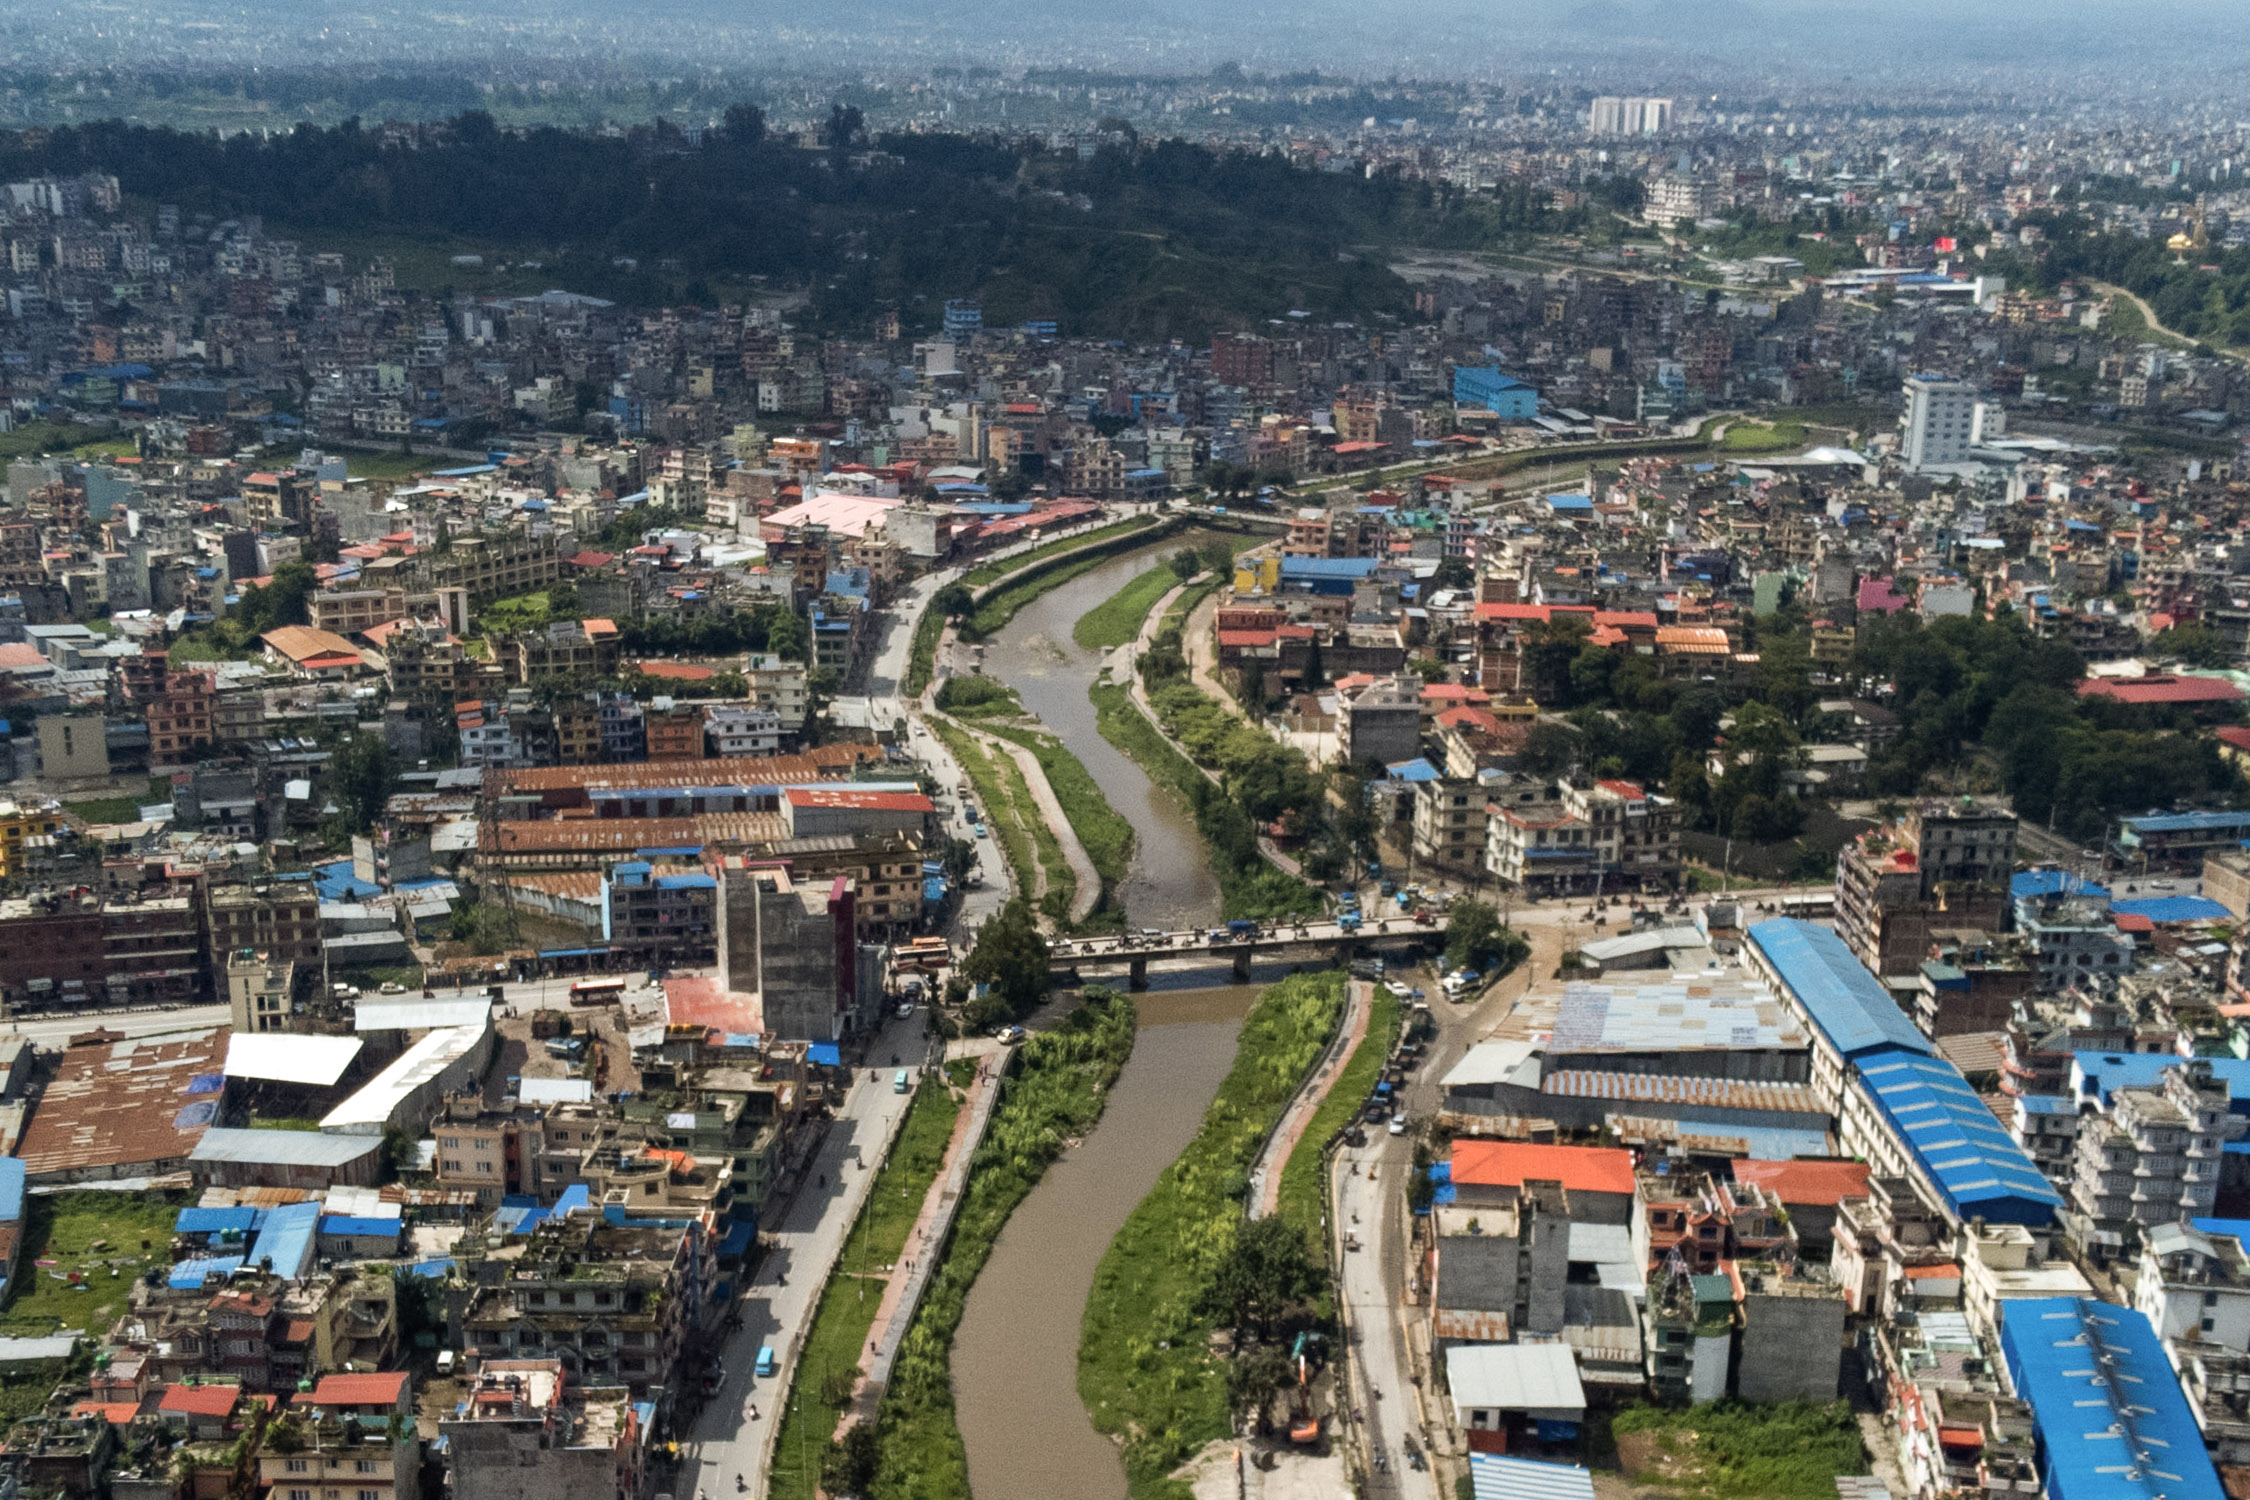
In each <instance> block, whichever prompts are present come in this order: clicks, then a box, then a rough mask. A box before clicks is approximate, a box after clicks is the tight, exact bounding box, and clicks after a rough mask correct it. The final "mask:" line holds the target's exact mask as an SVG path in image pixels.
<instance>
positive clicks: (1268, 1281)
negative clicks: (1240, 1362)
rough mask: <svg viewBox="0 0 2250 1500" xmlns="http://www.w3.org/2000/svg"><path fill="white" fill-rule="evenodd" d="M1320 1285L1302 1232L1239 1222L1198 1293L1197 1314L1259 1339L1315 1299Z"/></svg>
mask: <svg viewBox="0 0 2250 1500" xmlns="http://www.w3.org/2000/svg"><path fill="white" fill-rule="evenodd" d="M1326 1280H1327V1278H1326V1277H1325V1276H1323V1275H1322V1274H1321V1271H1320V1269H1319V1268H1318V1267H1317V1266H1315V1265H1314V1264H1313V1262H1312V1255H1311V1253H1310V1252H1309V1250H1308V1249H1307V1247H1306V1244H1305V1236H1304V1234H1303V1232H1302V1231H1300V1230H1298V1229H1295V1228H1293V1227H1291V1225H1290V1224H1289V1222H1288V1221H1287V1220H1285V1219H1282V1218H1279V1217H1272V1218H1264V1219H1245V1220H1244V1221H1243V1222H1242V1224H1241V1227H1239V1228H1238V1229H1236V1230H1235V1234H1234V1243H1233V1244H1231V1245H1229V1246H1228V1247H1227V1251H1226V1254H1225V1255H1223V1256H1221V1257H1220V1259H1219V1264H1218V1266H1217V1267H1216V1268H1215V1269H1214V1271H1213V1272H1212V1276H1211V1280H1210V1283H1209V1284H1208V1285H1207V1286H1206V1287H1205V1288H1204V1290H1203V1300H1202V1307H1201V1310H1202V1311H1203V1313H1204V1314H1205V1315H1206V1316H1209V1317H1215V1318H1218V1319H1221V1320H1222V1321H1223V1322H1225V1324H1226V1325H1227V1326H1228V1327H1229V1328H1232V1329H1235V1330H1236V1331H1237V1332H1238V1333H1249V1334H1254V1335H1255V1336H1256V1337H1258V1338H1264V1337H1265V1336H1266V1335H1267V1334H1268V1333H1269V1332H1271V1330H1272V1328H1273V1326H1274V1324H1276V1323H1277V1322H1279V1321H1280V1320H1281V1318H1282V1317H1283V1316H1284V1315H1285V1314H1287V1313H1288V1312H1289V1311H1290V1309H1292V1308H1295V1307H1298V1306H1300V1305H1302V1304H1304V1303H1306V1302H1310V1301H1311V1300H1312V1299H1313V1298H1315V1297H1317V1296H1319V1295H1320V1293H1321V1290H1322V1288H1323V1287H1324V1285H1325V1284H1326Z"/></svg>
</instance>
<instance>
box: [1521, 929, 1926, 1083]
mask: <svg viewBox="0 0 2250 1500" xmlns="http://www.w3.org/2000/svg"><path fill="white" fill-rule="evenodd" d="M1701 940H1702V939H1701V935H1700V934H1698V935H1697V941H1698V942H1701ZM1894 1008H1895V1007H1894ZM1811 1045H1812V1037H1811V1036H1810V1034H1808V1033H1807V1032H1806V1030H1805V1028H1804V1025H1803V1023H1802V1022H1800V1021H1799V1020H1798V1019H1797V1017H1796V1016H1795V1015H1794V1014H1793V1013H1792V1012H1791V1011H1790V1010H1789V1008H1788V1007H1787V1006H1786V1005H1783V1004H1782V1003H1781V1002H1780V1001H1779V1000H1777V999H1775V998H1774V995H1773V992H1772V991H1770V990H1768V989H1767V988H1766V987H1765V986H1764V985H1762V984H1760V983H1758V982H1757V981H1756V980H1755V979H1753V978H1751V977H1750V976H1749V975H1747V974H1742V973H1725V972H1721V973H1696V974H1677V975H1673V974H1650V975H1647V976H1640V975H1633V974H1624V975H1618V976H1615V977H1612V978H1609V979H1605V980H1572V981H1571V982H1569V983H1568V984H1566V985H1564V986H1563V993H1562V998H1561V1000H1560V1001H1559V1002H1558V1003H1557V1004H1556V1007H1555V1024H1554V1029H1553V1035H1552V1036H1551V1037H1550V1039H1549V1042H1548V1051H1549V1052H1550V1053H1562V1052H1589V1051H1616V1052H1673V1051H1681V1050H1685V1049H1691V1048H1694V1049H1706V1048H1716V1049H1720V1050H1724V1051H1738V1050H1741V1049H1744V1048H1797V1047H1810V1046H1811Z"/></svg>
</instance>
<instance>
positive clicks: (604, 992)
mask: <svg viewBox="0 0 2250 1500" xmlns="http://www.w3.org/2000/svg"><path fill="white" fill-rule="evenodd" d="M624 998H625V981H624V980H622V979H581V980H579V981H578V982H577V983H575V984H573V985H572V986H571V987H570V1003H571V1004H573V1005H615V1004H616V1003H617V1002H618V1001H620V1000H622V999H624Z"/></svg>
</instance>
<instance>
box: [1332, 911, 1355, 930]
mask: <svg viewBox="0 0 2250 1500" xmlns="http://www.w3.org/2000/svg"><path fill="white" fill-rule="evenodd" d="M1336 926H1337V928H1338V929H1339V930H1341V931H1344V932H1357V931H1359V913H1358V912H1356V911H1348V912H1345V913H1344V914H1343V915H1342V916H1340V917H1338V918H1337V919H1336Z"/></svg>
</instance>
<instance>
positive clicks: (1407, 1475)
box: [1334, 1131, 1439, 1500]
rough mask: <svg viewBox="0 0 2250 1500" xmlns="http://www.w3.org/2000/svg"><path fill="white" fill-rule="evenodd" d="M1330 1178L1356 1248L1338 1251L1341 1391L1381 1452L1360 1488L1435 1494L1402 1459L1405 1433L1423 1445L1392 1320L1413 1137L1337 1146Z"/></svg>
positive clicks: (1407, 1497) (1425, 1474) (1408, 1499)
mask: <svg viewBox="0 0 2250 1500" xmlns="http://www.w3.org/2000/svg"><path fill="white" fill-rule="evenodd" d="M1336 1161H1337V1166H1336V1170H1337V1172H1338V1173H1340V1174H1341V1175H1339V1176H1338V1177H1336V1178H1335V1179H1334V1184H1335V1202H1336V1205H1337V1206H1336V1213H1337V1214H1338V1216H1339V1222H1340V1224H1341V1225H1342V1227H1343V1228H1344V1230H1345V1231H1347V1232H1349V1233H1352V1234H1356V1235H1357V1236H1358V1240H1359V1245H1360V1248H1359V1249H1357V1250H1351V1251H1346V1252H1345V1253H1344V1256H1343V1270H1342V1273H1341V1274H1342V1281H1343V1298H1344V1301H1345V1303H1346V1304H1347V1305H1348V1306H1349V1307H1350V1308H1351V1318H1352V1333H1353V1336H1354V1337H1355V1338H1356V1339H1357V1340H1358V1349H1357V1352H1358V1356H1359V1358H1358V1360H1357V1362H1356V1363H1355V1364H1354V1365H1353V1367H1352V1368H1353V1372H1354V1374H1355V1375H1356V1376H1357V1377H1358V1378H1357V1380H1356V1381H1355V1383H1354V1385H1353V1387H1352V1389H1351V1390H1350V1392H1349V1393H1348V1395H1346V1396H1345V1397H1344V1399H1346V1400H1348V1401H1350V1402H1351V1403H1352V1404H1353V1405H1356V1406H1358V1407H1359V1409H1360V1411H1361V1413H1362V1415H1363V1417H1364V1418H1365V1425H1364V1429H1363V1430H1364V1431H1365V1433H1366V1437H1367V1446H1368V1452H1369V1457H1370V1459H1372V1458H1373V1456H1374V1455H1375V1454H1378V1453H1380V1454H1382V1455H1383V1457H1384V1461H1385V1464H1386V1468H1385V1469H1383V1470H1379V1471H1374V1472H1371V1473H1369V1475H1368V1484H1367V1490H1366V1493H1367V1494H1368V1495H1370V1496H1376V1495H1381V1496H1395V1497H1401V1500H1439V1496H1438V1486H1437V1479H1436V1476H1435V1475H1434V1473H1433V1472H1432V1471H1431V1470H1429V1469H1419V1470H1417V1469H1415V1468H1413V1467H1412V1466H1410V1465H1409V1464H1408V1463H1407V1462H1406V1450H1405V1446H1404V1441H1405V1439H1407V1438H1409V1437H1412V1438H1413V1439H1414V1445H1415V1446H1416V1447H1417V1448H1421V1447H1424V1446H1425V1445H1424V1444H1423V1442H1422V1439H1421V1436H1420V1433H1419V1431H1418V1427H1419V1419H1418V1415H1417V1409H1416V1407H1415V1404H1414V1396H1415V1392H1414V1386H1413V1382H1412V1381H1411V1379H1410V1378H1409V1377H1408V1373H1407V1372H1408V1371H1409V1369H1410V1368H1411V1365H1410V1362H1409V1360H1408V1357H1407V1347H1406V1335H1405V1332H1404V1330H1403V1329H1402V1328H1401V1327H1400V1325H1399V1316H1400V1306H1399V1293H1400V1288H1401V1286H1402V1285H1403V1280H1402V1275H1403V1267H1404V1264H1405V1261H1404V1256H1405V1252H1406V1244H1405V1239H1406V1237H1405V1233H1404V1231H1403V1229H1401V1228H1399V1227H1398V1226H1397V1224H1396V1223H1395V1222H1394V1221H1398V1220H1401V1219H1402V1218H1403V1216H1404V1214H1405V1212H1406V1200H1405V1197H1404V1194H1403V1191H1402V1189H1403V1186H1404V1184H1405V1181H1406V1173H1408V1172H1409V1171H1411V1170H1412V1169H1413V1165H1414V1147H1413V1142H1412V1140H1411V1139H1410V1138H1409V1137H1406V1136H1394V1135H1389V1134H1386V1133H1383V1132H1381V1131H1377V1132H1375V1133H1373V1134H1371V1135H1370V1136H1369V1137H1368V1139H1367V1144H1366V1145H1365V1146H1359V1147H1351V1146H1347V1147H1345V1148H1344V1149H1343V1150H1342V1151H1340V1152H1338V1153H1337V1158H1336Z"/></svg>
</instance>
